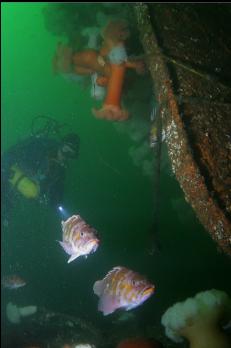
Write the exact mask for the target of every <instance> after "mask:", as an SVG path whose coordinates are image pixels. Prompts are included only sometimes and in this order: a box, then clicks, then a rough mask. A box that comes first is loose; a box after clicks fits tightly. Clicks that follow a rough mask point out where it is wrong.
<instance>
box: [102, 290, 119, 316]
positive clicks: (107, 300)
mask: <svg viewBox="0 0 231 348" xmlns="http://www.w3.org/2000/svg"><path fill="white" fill-rule="evenodd" d="M119 307H120V306H119V303H117V301H116V300H115V299H114V298H113V297H112V296H110V295H103V296H101V297H100V300H99V304H98V310H99V311H100V312H103V315H104V316H105V315H108V314H111V313H113V312H114V311H115V310H116V309H117V308H119Z"/></svg>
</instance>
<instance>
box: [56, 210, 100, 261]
mask: <svg viewBox="0 0 231 348" xmlns="http://www.w3.org/2000/svg"><path fill="white" fill-rule="evenodd" d="M61 224H62V230H63V240H62V242H61V241H58V242H59V244H60V245H61V246H62V247H63V249H64V250H65V251H66V253H67V254H68V255H71V257H70V258H69V260H68V261H67V262H68V263H70V262H72V261H73V260H75V259H76V258H77V257H79V256H82V255H85V257H87V255H88V254H90V253H94V252H95V251H96V249H97V248H98V245H99V239H98V238H97V231H96V230H95V229H94V228H93V227H90V226H89V225H87V224H86V222H85V221H84V220H83V219H82V218H81V216H79V215H73V216H71V217H70V218H69V219H67V220H66V221H62V223H61Z"/></svg>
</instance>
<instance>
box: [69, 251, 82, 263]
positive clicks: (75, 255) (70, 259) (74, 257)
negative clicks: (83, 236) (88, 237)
mask: <svg viewBox="0 0 231 348" xmlns="http://www.w3.org/2000/svg"><path fill="white" fill-rule="evenodd" d="M79 256H80V254H79V253H78V254H73V255H71V257H70V258H69V259H68V261H67V263H70V262H72V261H74V260H75V259H77V257H79Z"/></svg>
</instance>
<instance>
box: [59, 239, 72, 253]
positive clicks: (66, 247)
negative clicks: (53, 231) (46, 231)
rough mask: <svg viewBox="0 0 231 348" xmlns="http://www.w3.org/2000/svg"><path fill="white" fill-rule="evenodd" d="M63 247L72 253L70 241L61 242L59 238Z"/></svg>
mask: <svg viewBox="0 0 231 348" xmlns="http://www.w3.org/2000/svg"><path fill="white" fill-rule="evenodd" d="M57 242H59V244H60V245H61V247H62V248H63V249H64V250H65V251H66V253H67V254H68V255H72V245H71V243H69V242H61V241H60V240H57Z"/></svg>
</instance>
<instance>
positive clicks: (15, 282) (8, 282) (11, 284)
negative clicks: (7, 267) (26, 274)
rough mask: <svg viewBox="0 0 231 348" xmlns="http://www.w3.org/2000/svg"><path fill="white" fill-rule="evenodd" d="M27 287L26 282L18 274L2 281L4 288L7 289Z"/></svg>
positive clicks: (6, 277)
mask: <svg viewBox="0 0 231 348" xmlns="http://www.w3.org/2000/svg"><path fill="white" fill-rule="evenodd" d="M25 285H26V282H25V280H23V279H22V278H21V277H19V276H18V275H17V274H12V275H8V276H5V277H3V279H2V286H3V287H4V288H7V289H18V288H21V287H22V286H25Z"/></svg>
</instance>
